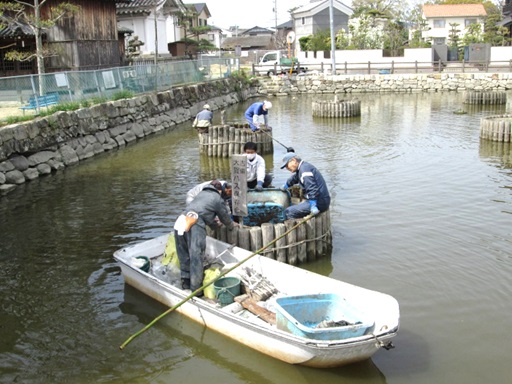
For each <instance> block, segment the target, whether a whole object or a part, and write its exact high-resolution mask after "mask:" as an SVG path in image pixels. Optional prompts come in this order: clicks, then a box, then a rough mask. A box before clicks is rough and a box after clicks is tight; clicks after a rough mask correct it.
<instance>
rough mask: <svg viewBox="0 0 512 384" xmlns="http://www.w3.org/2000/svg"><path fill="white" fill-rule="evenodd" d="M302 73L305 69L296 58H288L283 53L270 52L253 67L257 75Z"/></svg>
mask: <svg viewBox="0 0 512 384" xmlns="http://www.w3.org/2000/svg"><path fill="white" fill-rule="evenodd" d="M290 71H291V72H292V73H302V72H306V71H307V68H306V67H303V66H301V65H300V64H299V61H298V59H297V58H296V57H291V58H290V57H288V54H287V53H286V52H284V51H270V52H267V53H265V54H264V55H263V56H262V58H261V59H260V61H259V62H258V64H255V65H254V72H255V73H256V74H257V75H267V76H270V75H277V74H280V73H290Z"/></svg>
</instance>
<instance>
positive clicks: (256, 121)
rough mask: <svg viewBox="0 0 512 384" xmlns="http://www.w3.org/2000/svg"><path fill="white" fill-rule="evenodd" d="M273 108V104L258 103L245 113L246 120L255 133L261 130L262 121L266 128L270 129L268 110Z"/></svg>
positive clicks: (268, 102)
mask: <svg viewBox="0 0 512 384" xmlns="http://www.w3.org/2000/svg"><path fill="white" fill-rule="evenodd" d="M270 108H272V103H271V102H270V101H267V100H265V101H264V102H257V103H253V104H251V106H250V107H249V108H247V110H246V111H245V118H246V119H247V122H248V123H249V126H250V127H251V130H252V131H253V132H256V131H257V130H258V129H260V125H261V123H262V120H263V122H264V124H265V126H266V127H268V110H269V109H270Z"/></svg>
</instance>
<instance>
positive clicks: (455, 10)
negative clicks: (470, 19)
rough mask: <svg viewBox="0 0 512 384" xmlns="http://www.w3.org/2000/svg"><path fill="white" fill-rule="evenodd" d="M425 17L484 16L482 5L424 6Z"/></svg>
mask: <svg viewBox="0 0 512 384" xmlns="http://www.w3.org/2000/svg"><path fill="white" fill-rule="evenodd" d="M423 14H424V15H425V17H463V16H486V15H487V12H486V11H485V8H484V6H483V4H425V5H424V6H423Z"/></svg>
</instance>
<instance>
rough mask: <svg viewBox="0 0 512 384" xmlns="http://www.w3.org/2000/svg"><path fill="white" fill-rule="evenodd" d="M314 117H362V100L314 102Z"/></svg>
mask: <svg viewBox="0 0 512 384" xmlns="http://www.w3.org/2000/svg"><path fill="white" fill-rule="evenodd" d="M312 108H313V116H314V117H355V116H361V101H360V100H340V101H338V100H337V99H336V98H335V99H334V101H313V107H312Z"/></svg>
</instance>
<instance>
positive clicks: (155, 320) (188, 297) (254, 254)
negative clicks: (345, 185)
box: [119, 215, 313, 350]
mask: <svg viewBox="0 0 512 384" xmlns="http://www.w3.org/2000/svg"><path fill="white" fill-rule="evenodd" d="M312 217H313V215H308V216H306V217H305V218H304V219H303V220H301V221H299V222H298V223H297V224H295V225H294V226H293V227H291V228H290V229H289V230H288V231H286V232H285V233H283V234H282V235H281V236H279V237H277V238H276V239H274V240H272V241H271V242H270V243H268V244H267V245H265V246H263V247H261V248H260V249H258V250H257V251H255V252H254V253H252V254H251V255H249V256H247V257H246V258H245V259H243V260H241V261H239V262H238V263H236V264H235V265H234V266H232V267H231V268H229V269H227V270H226V271H224V272H222V273H221V274H220V275H219V276H217V277H216V278H215V279H213V280H212V281H210V282H209V283H207V284H204V285H203V286H202V287H199V288H197V289H196V290H195V291H194V292H192V293H191V294H190V295H188V296H187V297H186V298H184V299H183V300H181V301H180V302H179V303H178V304H176V305H174V306H172V307H171V308H169V309H168V310H167V311H165V312H164V313H162V314H161V315H159V316H157V317H155V318H154V319H153V320H152V321H151V322H150V323H149V324H148V325H146V326H145V327H144V328H142V329H141V330H139V331H137V332H135V333H134V334H133V335H131V336H130V337H129V338H128V339H126V341H125V342H124V343H123V344H121V346H120V347H119V349H121V350H123V349H124V348H125V347H126V346H127V345H128V344H129V343H130V342H131V341H132V340H133V339H135V338H136V337H138V336H140V335H141V334H143V333H144V332H146V331H147V330H148V329H149V328H151V327H152V326H153V325H155V324H156V323H157V322H158V321H159V320H160V319H162V318H164V317H165V316H167V315H168V314H169V313H171V312H173V311H174V310H175V309H177V308H179V307H181V306H182V305H183V304H185V303H186V302H187V301H189V300H190V299H191V298H193V297H194V296H195V295H197V294H198V293H199V292H201V291H202V290H203V289H205V288H206V287H208V286H209V285H211V284H213V283H215V282H216V281H217V280H218V279H220V278H221V277H223V276H225V275H226V274H228V273H229V272H231V271H233V270H234V269H236V268H238V267H239V266H241V265H242V264H243V263H245V262H246V261H248V260H250V259H251V258H253V257H254V256H256V255H258V254H259V253H261V252H263V251H264V250H265V249H267V248H268V247H270V246H271V245H273V244H275V243H276V242H277V241H278V240H279V239H281V238H282V237H284V236H286V235H287V234H289V233H290V232H291V231H293V230H295V229H296V228H297V227H298V226H299V225H302V224H304V223H306V222H307V221H308V220H310V219H311V218H312Z"/></svg>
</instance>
